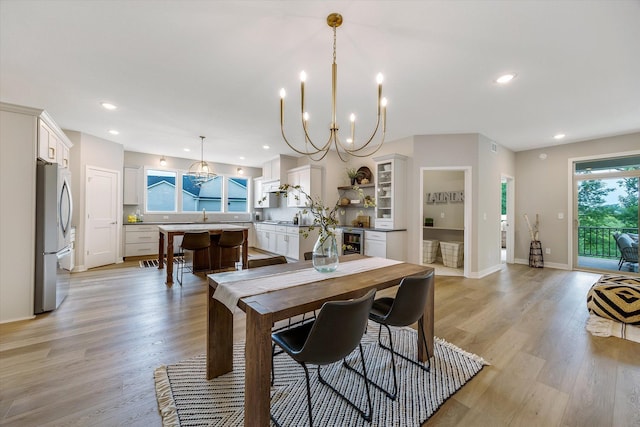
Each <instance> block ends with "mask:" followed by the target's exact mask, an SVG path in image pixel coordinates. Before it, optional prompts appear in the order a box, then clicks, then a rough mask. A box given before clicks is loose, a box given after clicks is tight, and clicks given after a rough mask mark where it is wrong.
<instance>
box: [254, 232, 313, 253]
mask: <svg viewBox="0 0 640 427" xmlns="http://www.w3.org/2000/svg"><path fill="white" fill-rule="evenodd" d="M255 227H256V244H255V247H256V248H257V249H261V250H264V251H269V252H273V253H275V254H278V255H284V256H286V257H287V258H290V259H294V260H301V259H303V257H304V253H305V252H310V251H311V250H313V245H314V244H315V242H316V239H317V238H318V233H317V228H316V231H313V232H311V233H309V237H307V238H306V239H305V238H304V237H303V236H301V235H300V230H303V229H304V228H306V227H298V226H291V225H275V224H260V223H257V224H255Z"/></svg>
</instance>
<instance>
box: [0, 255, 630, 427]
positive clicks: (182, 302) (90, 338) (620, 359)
mask: <svg viewBox="0 0 640 427" xmlns="http://www.w3.org/2000/svg"><path fill="white" fill-rule="evenodd" d="M72 277H73V279H72V280H73V283H72V287H71V292H70V295H69V296H68V297H67V299H66V301H65V302H64V303H63V304H62V306H61V307H60V309H59V310H57V311H55V312H53V313H49V314H45V315H40V316H38V317H37V319H35V320H30V321H22V322H15V323H10V324H3V325H0V425H6V426H21V427H23V426H145V427H149V426H160V425H161V420H160V415H159V414H158V409H157V404H156V400H155V391H154V383H153V370H154V368H155V367H157V366H159V365H162V364H169V363H175V362H177V361H179V360H181V359H184V358H188V357H192V356H195V355H197V354H200V353H203V352H204V349H205V338H204V336H205V309H206V300H205V298H206V297H205V295H206V282H205V280H203V279H202V278H201V277H198V276H194V275H191V274H189V275H188V278H187V275H185V282H184V286H183V287H180V286H178V285H177V284H176V285H175V286H174V287H173V288H166V286H165V285H164V284H163V277H164V270H162V271H160V270H157V269H153V268H147V269H143V268H138V267H137V263H136V264H134V265H132V266H125V267H121V268H114V269H101V270H98V271H91V272H85V273H77V274H74V275H73V276H72ZM597 277H598V275H596V274H592V273H582V272H568V271H562V270H553V269H548V268H545V269H530V268H528V267H526V266H522V265H512V266H508V267H505V269H504V270H503V271H500V272H498V273H495V274H492V275H491V276H488V277H486V278H484V279H480V280H473V279H464V278H461V277H445V276H439V277H437V278H436V292H435V295H436V324H435V331H436V335H437V336H439V337H442V338H444V339H446V340H447V341H449V342H452V343H454V344H456V345H458V346H460V347H462V348H463V349H465V350H467V351H470V352H473V353H476V354H478V355H480V356H482V357H484V358H485V359H486V360H487V361H489V362H490V363H491V366H488V367H485V368H484V369H483V370H482V371H481V372H480V373H479V374H478V375H477V376H476V377H475V378H473V379H472V380H471V381H470V382H469V383H467V384H466V385H465V386H464V387H463V388H462V389H461V390H460V391H459V392H458V393H456V394H455V395H454V396H453V397H451V398H450V399H449V400H448V401H446V402H445V404H444V405H443V406H442V407H441V408H440V410H439V411H438V412H436V414H435V415H434V416H433V417H432V418H431V419H430V420H429V421H428V422H427V423H426V425H427V426H506V425H512V426H556V425H560V426H581V427H584V426H594V427H595V426H598V427H603V426H616V427H619V426H620V427H627V426H640V344H638V343H633V342H630V341H625V340H621V339H617V338H596V337H592V336H591V335H590V334H589V333H588V332H586V331H585V321H586V318H587V312H586V307H585V296H586V293H587V291H588V289H589V287H590V285H591V284H592V283H593V282H594V281H595V280H596V279H597ZM237 326H238V327H237V333H236V334H235V335H236V338H237V339H242V335H243V325H242V322H237Z"/></svg>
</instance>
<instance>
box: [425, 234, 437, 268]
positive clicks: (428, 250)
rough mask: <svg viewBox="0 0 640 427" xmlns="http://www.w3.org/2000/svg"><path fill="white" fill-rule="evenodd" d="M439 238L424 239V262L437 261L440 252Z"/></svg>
mask: <svg viewBox="0 0 640 427" xmlns="http://www.w3.org/2000/svg"><path fill="white" fill-rule="evenodd" d="M439 244H440V241H438V240H423V241H422V262H423V263H425V264H432V263H434V262H436V255H437V254H438V245H439Z"/></svg>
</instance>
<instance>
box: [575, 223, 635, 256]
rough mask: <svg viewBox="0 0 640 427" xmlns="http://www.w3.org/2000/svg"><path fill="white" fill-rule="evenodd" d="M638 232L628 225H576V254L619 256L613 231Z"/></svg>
mask: <svg viewBox="0 0 640 427" xmlns="http://www.w3.org/2000/svg"><path fill="white" fill-rule="evenodd" d="M616 232H618V233H621V234H622V233H636V234H637V233H638V229H637V228H628V227H578V255H579V256H590V257H598V258H620V251H619V250H618V246H617V245H616V239H615V238H614V237H613V233H616Z"/></svg>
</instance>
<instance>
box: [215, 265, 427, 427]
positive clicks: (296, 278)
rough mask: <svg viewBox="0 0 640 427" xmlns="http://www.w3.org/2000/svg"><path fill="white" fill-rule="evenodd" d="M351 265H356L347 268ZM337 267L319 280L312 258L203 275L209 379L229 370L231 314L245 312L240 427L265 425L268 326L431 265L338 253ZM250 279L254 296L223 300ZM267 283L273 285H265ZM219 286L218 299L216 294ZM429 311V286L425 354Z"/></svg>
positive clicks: (392, 283) (421, 350)
mask: <svg viewBox="0 0 640 427" xmlns="http://www.w3.org/2000/svg"><path fill="white" fill-rule="evenodd" d="M365 262H366V264H365ZM356 265H359V266H360V267H359V268H353V267H352V266H356ZM363 265H364V267H363ZM378 265H379V266H378ZM340 270H342V271H343V274H341V275H338V276H336V275H335V273H328V274H327V275H326V276H322V277H320V278H318V276H317V275H318V274H320V275H322V274H325V273H314V272H315V270H313V266H312V263H311V261H303V262H296V263H289V264H280V265H272V266H268V267H262V268H255V269H250V270H242V271H236V272H230V273H218V274H211V275H209V276H208V279H209V292H208V294H207V356H206V358H207V373H206V377H207V379H208V380H210V379H212V378H215V377H218V376H220V375H223V374H226V373H228V372H231V371H232V370H233V316H234V314H233V312H234V311H238V309H239V310H242V311H244V312H245V313H246V348H245V354H246V357H245V387H244V389H245V396H244V397H245V400H244V409H245V410H244V425H245V426H252V427H253V426H268V425H269V420H270V403H271V402H270V376H271V329H272V326H273V325H274V323H275V322H277V321H279V320H283V319H288V318H291V317H293V316H297V315H301V314H303V313H308V312H310V311H313V310H317V309H319V308H320V307H322V304H324V303H325V302H327V301H331V300H346V299H351V298H357V297H360V296H362V295H364V294H365V293H366V292H367V291H369V290H370V289H374V288H375V289H377V290H382V289H386V288H389V287H392V286H396V285H398V284H399V283H400V281H401V280H402V278H403V277H406V276H413V275H422V274H427V273H428V272H430V271H432V270H433V268H431V267H425V266H422V265H417V264H410V263H405V262H395V261H390V260H386V259H383V258H372V257H364V256H362V255H346V256H342V257H340V265H339V267H338V270H337V272H340ZM314 274H316V276H315V278H314V276H313V275H314ZM310 278H311V279H310ZM309 280H311V281H309ZM253 283H256V284H257V285H258V286H259V287H260V288H264V289H263V290H262V291H258V293H256V294H253V295H246V296H241V297H239V298H238V299H237V305H236V306H233V307H228V306H227V305H225V304H229V305H231V304H233V301H234V300H233V299H231V302H229V300H228V299H227V298H222V295H226V294H227V293H228V292H227V291H233V292H237V290H236V289H245V288H246V287H245V285H247V284H253ZM282 283H286V284H287V286H288V287H285V288H281V289H277V286H278V284H282ZM271 284H273V285H275V286H276V288H274V289H273V290H270V289H267V288H268V287H269V286H270V285H271ZM218 287H220V290H219V291H218V292H219V294H221V296H219V297H218V296H216V295H217V294H216V291H217V289H218ZM217 298H222V300H223V301H225V302H224V303H223V302H222V301H220V300H218V299H217ZM433 309H434V293H433V287H431V291H430V294H429V295H428V300H427V304H426V307H425V311H424V314H423V316H422V319H423V320H424V328H425V335H426V341H427V342H426V345H427V347H428V349H429V354H433V320H434V319H433ZM417 337H418V343H417V344H418V349H419V350H418V358H419V359H420V360H421V361H426V358H427V352H425V350H424V345H423V344H424V343H423V338H422V335H421V334H417Z"/></svg>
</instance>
